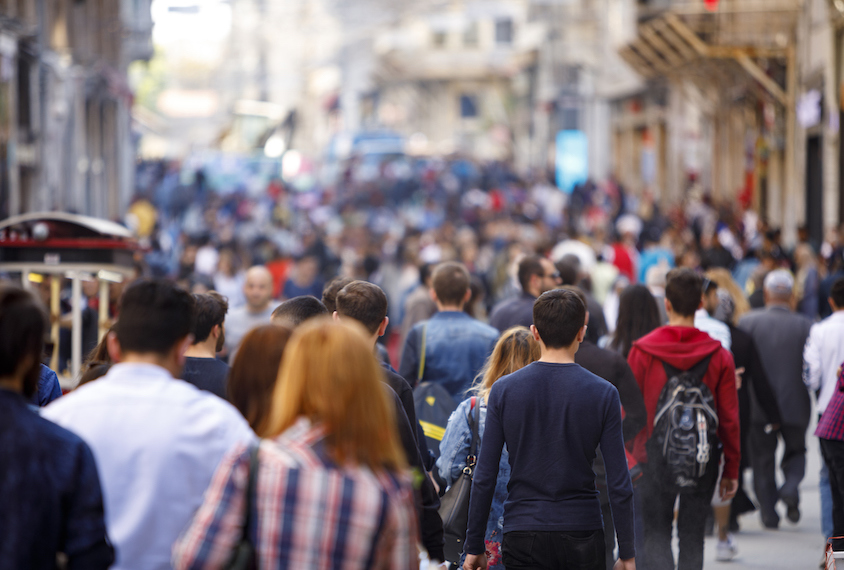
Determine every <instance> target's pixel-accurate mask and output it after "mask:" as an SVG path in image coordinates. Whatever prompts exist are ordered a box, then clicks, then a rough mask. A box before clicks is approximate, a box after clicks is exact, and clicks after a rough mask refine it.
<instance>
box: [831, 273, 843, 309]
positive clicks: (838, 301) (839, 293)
mask: <svg viewBox="0 0 844 570" xmlns="http://www.w3.org/2000/svg"><path fill="white" fill-rule="evenodd" d="M829 296H830V297H832V302H833V303H835V306H836V307H838V308H839V309H844V277H841V278H840V279H836V280H835V283H833V284H832V288H831V289H830V290H829Z"/></svg>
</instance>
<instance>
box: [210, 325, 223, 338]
mask: <svg viewBox="0 0 844 570" xmlns="http://www.w3.org/2000/svg"><path fill="white" fill-rule="evenodd" d="M221 334H223V325H214V326H213V327H211V336H212V337H214V338H215V339H216V338H220V335H221Z"/></svg>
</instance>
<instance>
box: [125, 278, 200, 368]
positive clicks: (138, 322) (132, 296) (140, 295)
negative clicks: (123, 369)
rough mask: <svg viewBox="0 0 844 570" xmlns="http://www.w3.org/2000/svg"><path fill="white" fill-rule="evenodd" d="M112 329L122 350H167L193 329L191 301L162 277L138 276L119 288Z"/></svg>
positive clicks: (151, 351)
mask: <svg viewBox="0 0 844 570" xmlns="http://www.w3.org/2000/svg"><path fill="white" fill-rule="evenodd" d="M119 315H120V316H119V317H118V319H117V323H116V324H115V325H114V332H115V334H116V335H117V341H118V342H119V343H120V348H121V350H122V351H123V352H137V353H141V354H147V353H154V354H159V355H165V354H167V353H168V352H169V351H170V349H172V348H173V347H174V346H175V345H176V343H177V342H179V341H180V340H182V339H183V338H185V337H186V336H187V335H189V334H190V332H191V330H193V319H194V301H193V297H192V296H191V294H190V293H188V292H187V291H184V290H182V289H179V288H178V287H177V286H176V285H175V284H174V283H172V282H171V281H167V280H165V279H140V280H138V281H135V282H134V283H132V284H131V285H129V287H127V288H126V290H125V291H124V292H123V296H122V297H121V298H120V312H119Z"/></svg>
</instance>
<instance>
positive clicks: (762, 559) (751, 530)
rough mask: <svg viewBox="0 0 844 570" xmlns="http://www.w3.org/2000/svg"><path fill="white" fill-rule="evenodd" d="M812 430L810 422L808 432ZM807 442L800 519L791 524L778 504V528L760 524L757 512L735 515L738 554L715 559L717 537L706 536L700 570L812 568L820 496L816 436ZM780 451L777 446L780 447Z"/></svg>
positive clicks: (818, 543) (818, 545)
mask: <svg viewBox="0 0 844 570" xmlns="http://www.w3.org/2000/svg"><path fill="white" fill-rule="evenodd" d="M814 430H815V426H814V424H813V425H812V427H810V428H809V434H812V433H813V432H814ZM806 443H807V449H808V453H807V463H806V477H805V479H803V483H802V484H801V485H800V514H801V517H800V522H799V523H798V524H797V525H793V524H791V523H790V522H788V520H786V518H785V508H784V507H783V506H782V504H780V505H779V507H778V510H779V512H780V515H781V517H782V520H781V522H780V527H779V530H766V529H764V528H763V527H762V523H761V521H760V520H759V514H758V512H754V513H749V514H747V515H745V516H744V517H742V518H741V519H739V524H740V525H741V532H739V533H738V534H737V535H736V542H737V544H738V548H739V553H738V556H736V558H735V559H734V560H733V561H732V562H716V560H715V548H716V546H717V544H718V541H717V540H716V539H715V538H707V540H706V554H705V559H704V560H705V563H704V570H751V569H752V570H815V569H816V568H818V564H819V563H820V560H821V554H822V552H823V539H822V538H821V521H820V498H819V494H818V471H819V469H820V449H819V448H818V440H817V438H816V437H814V436H812V435H809V436H808V437H807V438H806ZM780 451H781V450H780ZM747 474H748V477H747V479H746V487H745V488H747V489H752V484H753V482H752V478H751V476H750V471H748V472H747Z"/></svg>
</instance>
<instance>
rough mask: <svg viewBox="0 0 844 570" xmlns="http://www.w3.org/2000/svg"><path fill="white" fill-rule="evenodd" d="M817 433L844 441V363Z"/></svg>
mask: <svg viewBox="0 0 844 570" xmlns="http://www.w3.org/2000/svg"><path fill="white" fill-rule="evenodd" d="M815 435H816V436H818V437H819V438H821V439H831V440H835V441H844V365H842V366H841V368H839V369H838V382H836V384H835V391H834V392H833V393H832V399H831V400H830V401H829V404H827V406H826V410H824V413H823V415H822V416H821V419H820V421H819V422H818V429H816V430H815Z"/></svg>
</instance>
